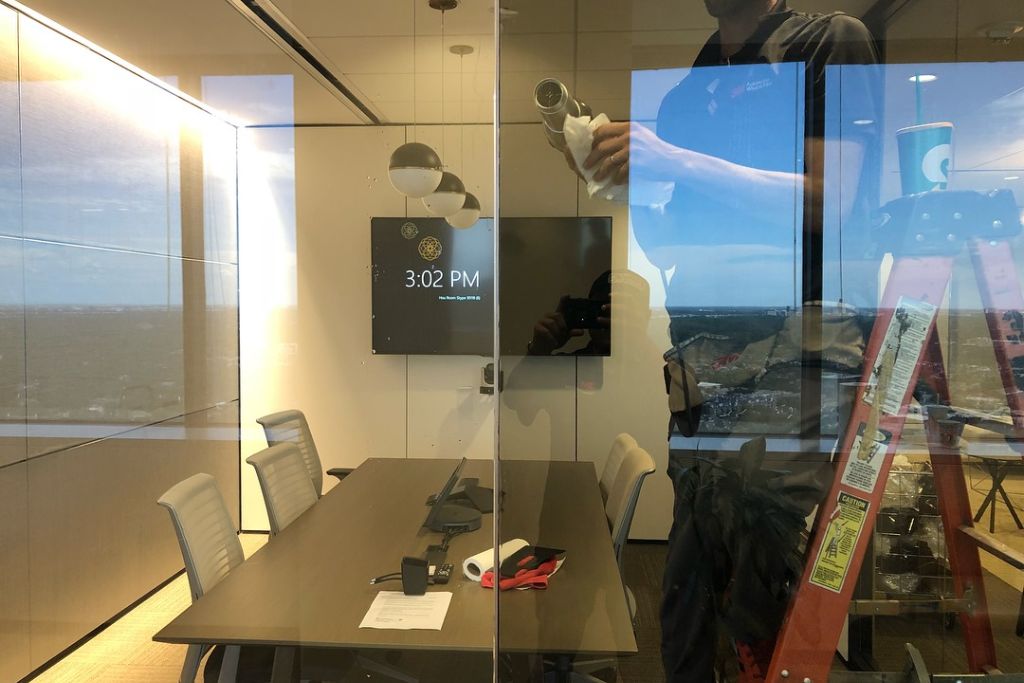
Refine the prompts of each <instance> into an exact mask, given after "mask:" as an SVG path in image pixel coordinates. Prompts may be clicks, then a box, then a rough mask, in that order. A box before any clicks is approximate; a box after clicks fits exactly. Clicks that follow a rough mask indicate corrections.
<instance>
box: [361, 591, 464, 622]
mask: <svg viewBox="0 0 1024 683" xmlns="http://www.w3.org/2000/svg"><path fill="white" fill-rule="evenodd" d="M451 601H452V594H451V593H427V594H426V595H406V594H405V593H402V592H401V591H381V592H380V593H377V597H376V598H374V599H373V604H371V605H370V609H368V610H367V611H366V616H365V617H363V621H362V622H361V623H360V624H359V628H385V629H397V630H400V631H410V630H413V629H422V630H426V631H440V630H441V626H443V625H444V618H445V615H447V614H448V605H449V604H450V603H451Z"/></svg>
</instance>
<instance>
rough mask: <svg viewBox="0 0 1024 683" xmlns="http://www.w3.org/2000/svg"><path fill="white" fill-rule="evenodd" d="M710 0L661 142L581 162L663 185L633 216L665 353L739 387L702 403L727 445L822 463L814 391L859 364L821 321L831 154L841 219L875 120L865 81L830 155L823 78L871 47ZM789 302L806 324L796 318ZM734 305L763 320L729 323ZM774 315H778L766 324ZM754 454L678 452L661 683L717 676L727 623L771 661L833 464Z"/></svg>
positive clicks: (633, 135) (612, 130)
mask: <svg viewBox="0 0 1024 683" xmlns="http://www.w3.org/2000/svg"><path fill="white" fill-rule="evenodd" d="M705 5H706V8H707V10H708V12H709V13H710V14H711V15H712V16H713V17H715V18H716V19H717V20H718V25H719V31H718V32H717V33H715V34H714V35H713V36H712V37H711V39H710V40H709V41H708V42H707V44H706V45H705V47H704V48H703V49H702V50H701V52H700V54H699V55H698V57H697V60H696V63H695V65H694V68H693V69H692V70H691V71H690V72H689V74H688V76H687V77H686V78H685V79H684V80H683V81H681V82H680V83H679V84H678V85H676V86H675V88H673V89H672V90H671V91H670V92H669V93H668V94H667V95H666V96H665V98H664V100H663V101H662V102H661V105H660V109H659V113H658V119H657V126H656V132H654V131H652V130H651V129H649V128H647V127H645V126H643V125H640V124H638V123H635V122H634V123H629V122H626V123H612V124H607V125H605V126H603V127H601V128H599V129H598V130H597V131H596V132H595V136H594V144H593V150H592V153H591V155H590V157H589V158H588V159H587V160H586V162H585V164H584V166H585V167H587V168H588V169H597V173H596V177H595V179H597V180H600V179H603V178H606V177H609V176H611V177H613V178H614V179H615V180H616V181H617V182H619V183H624V182H626V181H627V180H629V182H630V183H631V184H634V183H635V182H637V181H645V180H653V181H658V182H662V183H665V184H670V185H671V187H672V194H671V199H670V200H669V201H667V202H663V203H660V204H657V205H652V206H646V207H638V206H636V202H635V201H633V197H632V196H631V204H633V206H632V207H631V210H632V213H633V225H634V231H635V236H636V238H637V241H638V243H639V244H640V246H641V248H642V249H643V250H644V252H645V254H646V255H647V257H648V259H649V260H650V261H651V263H652V264H653V265H655V266H656V267H657V268H659V269H660V270H661V271H662V280H663V284H664V286H665V290H666V308H667V309H668V312H669V314H670V316H671V326H670V331H671V335H672V342H673V344H674V345H675V351H677V352H678V353H679V355H680V356H681V357H683V358H684V359H685V358H686V357H687V354H688V353H689V354H691V356H692V354H693V353H694V350H695V349H696V350H698V352H699V353H700V354H701V358H700V359H699V360H700V361H701V362H702V363H703V364H700V363H695V365H699V366H700V367H697V374H698V379H700V380H701V381H705V382H709V381H710V382H713V383H715V385H719V384H723V383H724V384H726V385H727V383H726V382H724V380H720V379H719V377H731V378H733V379H734V382H735V391H731V392H730V391H725V392H722V395H723V396H726V397H727V398H728V400H725V399H722V400H718V401H717V402H716V399H715V398H714V397H712V398H710V399H709V398H708V397H705V399H704V400H705V403H704V405H703V407H702V412H703V417H702V418H701V419H702V420H704V421H705V423H708V422H710V423H712V424H716V425H717V428H718V431H722V430H723V429H724V430H726V431H731V432H733V433H736V432H739V433H743V432H744V431H746V432H747V433H750V432H755V433H764V432H765V431H767V430H769V429H771V428H773V427H772V425H773V423H774V428H776V429H777V428H779V425H778V423H779V422H780V421H781V422H782V425H781V426H782V428H783V431H786V432H787V433H790V434H792V433H799V434H800V435H801V436H803V437H805V438H804V441H806V442H808V443H810V442H812V441H813V443H814V447H813V448H814V452H815V453H816V449H817V448H818V436H819V433H820V432H819V430H820V420H821V417H820V414H815V411H817V412H818V413H820V410H821V402H820V398H818V397H817V395H816V394H814V393H813V391H809V389H808V387H811V386H812V385H813V382H815V381H816V382H819V383H820V372H821V370H822V368H823V367H828V366H829V365H830V364H832V363H835V365H837V366H839V367H838V368H836V369H844V368H845V369H849V367H850V366H851V365H856V363H858V362H859V356H858V349H859V348H862V347H861V346H860V344H862V339H860V336H859V330H858V331H857V332H855V333H852V334H851V332H850V330H849V329H848V328H846V327H842V328H841V329H839V330H838V332H836V333H835V334H834V335H833V337H834V338H836V339H842V341H843V344H842V350H841V351H840V352H836V353H833V352H832V351H830V350H829V348H828V339H827V338H826V337H829V334H830V332H829V331H828V330H827V328H826V326H824V325H822V324H821V323H820V321H821V317H820V311H821V303H820V302H821V300H822V298H823V296H822V222H823V218H822V216H823V211H824V209H823V202H824V199H823V196H824V195H825V194H826V184H825V178H824V166H825V155H826V149H828V150H829V159H830V164H831V163H833V162H832V161H831V160H836V159H838V160H839V161H838V162H835V163H836V164H837V166H838V167H839V168H838V170H837V173H841V175H840V176H839V177H841V178H842V179H843V182H844V186H843V188H842V190H843V191H842V192H841V193H839V198H838V200H837V206H836V207H835V210H836V213H837V214H839V215H840V216H841V217H842V219H843V220H847V219H848V218H849V217H851V216H853V215H855V214H856V213H857V212H860V211H863V209H864V202H865V201H866V200H865V199H864V197H863V196H862V193H861V192H859V191H858V184H859V179H860V176H861V173H862V169H863V165H864V159H865V156H866V153H867V152H866V150H867V149H868V148H869V145H870V140H871V137H872V136H873V134H874V125H873V124H874V121H875V119H876V116H875V115H874V110H873V101H872V96H871V88H870V87H868V84H867V83H863V82H862V83H857V82H856V81H852V82H850V83H848V82H847V81H846V80H844V81H843V90H844V96H843V97H844V100H843V101H844V107H845V106H846V104H845V103H846V102H847V101H849V102H851V103H852V105H851V106H852V107H853V108H854V110H856V109H857V108H858V107H859V108H862V112H863V113H860V112H857V111H855V112H854V113H860V115H859V116H857V117H856V118H857V119H858V120H859V121H861V122H862V123H863V124H864V125H863V126H861V130H859V131H857V133H856V134H855V135H846V131H845V130H844V131H843V136H842V138H841V139H838V140H829V142H828V144H826V140H825V96H826V92H825V91H826V88H825V83H826V68H827V67H828V66H830V65H835V64H870V63H873V62H874V61H875V54H874V49H873V46H872V41H871V37H870V35H869V33H868V32H867V30H866V28H865V27H864V26H863V24H861V23H860V22H859V21H857V20H856V19H853V18H851V17H848V16H845V15H842V14H830V15H806V14H802V13H799V12H794V11H791V10H789V9H788V8H787V7H786V3H785V0H705ZM865 80H866V79H865ZM830 87H831V86H830ZM635 99H636V94H634V100H635ZM845 113H848V112H846V110H844V114H845ZM631 195H632V191H631ZM801 202H802V207H801ZM795 269H796V270H797V272H798V273H801V274H802V280H801V279H800V276H797V277H798V279H797V280H796V281H794V270H795ZM787 297H788V299H787ZM796 302H801V303H802V309H803V315H802V316H794V315H792V309H793V308H794V307H795V306H796V305H797V303H796ZM687 307H690V308H689V309H688V308H687ZM741 307H746V308H754V309H756V310H758V311H762V313H760V314H756V315H746V314H745V317H743V316H738V315H734V314H733V313H734V312H735V311H736V310H738V309H740V308H741ZM772 308H775V309H781V310H782V311H783V314H775V311H773V314H772V315H768V314H767V313H766V312H767V311H768V310H769V309H772ZM812 310H813V311H816V313H815V314H814V315H810V314H809V312H811V311H812ZM708 311H713V312H710V313H709V312H708ZM786 311H788V313H787V312H786ZM823 330H825V332H824V333H823ZM836 359H838V360H836ZM702 373H710V374H711V375H712V376H711V377H709V376H707V374H702ZM815 373H818V374H815ZM684 384H685V383H684ZM740 385H742V386H740ZM741 390H742V391H741ZM737 396H738V397H737ZM726 408H727V410H726ZM783 409H785V411H788V415H789V416H788V417H785V416H783V417H780V416H781V415H783V412H784V411H783ZM726 412H728V413H729V414H728V416H725V415H724V413H726ZM755 415H756V419H754V417H753V416H755ZM690 417H691V418H692V415H691V416H690ZM726 417H727V418H728V419H726ZM716 420H717V422H716ZM730 420H731V421H730ZM744 420H747V423H746V424H744ZM812 422H813V425H812V424H810V423H812ZM752 425H756V426H752ZM703 428H704V429H706V428H707V427H706V425H705V426H704V427H703ZM764 443H765V442H764V441H763V440H757V441H756V442H751V443H750V444H748V446H747V447H744V449H743V450H742V451H741V452H740V453H739V454H738V456H737V455H736V454H734V453H727V452H721V453H715V454H714V455H712V456H710V457H709V456H708V455H707V454H703V456H702V454H698V460H697V461H696V464H693V465H692V466H687V465H686V464H685V463H684V462H682V460H681V459H680V458H679V457H678V456H677V454H676V453H675V452H672V453H670V462H669V475H670V476H671V477H672V479H673V482H674V486H675V505H674V519H673V526H672V531H671V533H670V537H669V554H668V561H667V565H666V570H665V579H664V595H663V604H662V624H661V625H662V658H663V663H664V666H665V670H666V675H667V677H668V679H669V680H670V681H687V682H690V681H711V680H714V663H715V656H716V654H715V650H716V644H717V638H718V636H717V627H716V624H717V622H718V621H719V620H720V621H721V622H722V623H723V624H724V626H725V627H726V628H727V629H728V631H729V634H730V636H731V637H732V638H733V640H734V643H735V645H736V650H737V652H738V653H739V655H740V660H741V663H742V664H743V666H744V667H746V668H753V669H754V670H755V671H756V670H760V673H761V674H762V675H763V674H764V673H765V669H766V667H767V664H768V662H769V661H770V657H771V652H772V648H773V645H774V639H775V635H776V633H777V631H778V628H779V626H780V624H781V620H782V617H783V615H784V612H785V609H786V606H787V604H788V600H789V597H790V595H791V591H792V589H793V588H795V584H796V582H797V580H798V579H799V574H800V572H801V571H802V558H801V557H800V556H799V554H798V552H799V551H798V546H799V544H800V536H801V532H802V531H803V529H804V518H805V517H806V516H807V515H809V514H810V513H811V511H812V509H813V507H814V505H816V504H817V503H818V501H819V500H820V499H821V497H822V496H823V495H824V492H825V490H827V484H828V483H829V482H830V481H831V470H830V467H829V465H828V463H827V459H825V458H823V457H822V456H820V455H816V458H817V462H818V463H821V464H819V465H817V466H815V467H812V468H811V469H810V470H809V471H808V472H801V473H799V474H794V473H793V472H783V473H779V472H772V471H770V470H768V469H767V468H764V469H762V467H761V459H762V458H763V457H764Z"/></svg>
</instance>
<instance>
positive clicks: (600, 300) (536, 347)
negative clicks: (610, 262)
mask: <svg viewBox="0 0 1024 683" xmlns="http://www.w3.org/2000/svg"><path fill="white" fill-rule="evenodd" d="M611 295H612V274H611V271H605V272H604V273H601V274H600V275H599V276H598V277H597V279H596V280H594V283H593V284H592V285H591V286H590V292H589V293H588V294H587V300H588V301H591V302H594V303H595V304H600V306H601V309H600V314H599V315H597V316H596V318H595V319H594V321H593V323H592V324H591V325H590V326H588V327H587V328H586V329H583V328H578V327H572V324H571V323H570V320H569V318H572V316H568V317H567V316H566V313H567V310H566V309H567V308H570V307H571V306H572V300H571V298H570V297H569V296H563V297H562V298H561V299H560V300H559V302H558V308H557V309H556V310H555V311H553V312H551V313H545V314H544V315H543V316H542V317H541V318H540V320H538V321H537V323H536V324H535V325H534V326H533V339H532V340H531V341H530V343H529V346H528V347H527V351H528V352H529V354H530V355H531V356H550V355H556V353H555V352H556V351H557V350H558V349H560V348H562V347H563V346H565V345H566V344H567V343H569V340H570V339H573V338H575V337H582V336H583V335H584V334H586V333H587V332H589V333H590V341H589V342H587V344H586V346H584V347H582V348H580V349H577V350H576V351H574V352H573V354H572V355H576V356H606V355H608V354H609V353H610V352H611V342H612V331H611V318H610V308H611Z"/></svg>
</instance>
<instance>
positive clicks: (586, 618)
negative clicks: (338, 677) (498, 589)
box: [154, 458, 637, 654]
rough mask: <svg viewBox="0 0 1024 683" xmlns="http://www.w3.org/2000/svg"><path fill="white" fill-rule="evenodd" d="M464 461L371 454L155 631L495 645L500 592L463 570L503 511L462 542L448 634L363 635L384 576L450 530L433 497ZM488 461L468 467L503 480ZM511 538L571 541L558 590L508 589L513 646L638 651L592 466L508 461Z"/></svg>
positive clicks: (423, 645)
mask: <svg viewBox="0 0 1024 683" xmlns="http://www.w3.org/2000/svg"><path fill="white" fill-rule="evenodd" d="M456 463H457V461H456V460H410V459H387V458H375V459H371V460H367V461H366V462H365V463H364V464H363V465H362V466H360V467H359V468H357V469H356V470H355V471H354V472H353V473H352V474H351V475H349V476H348V477H346V478H345V479H344V480H343V481H342V482H340V483H339V484H338V485H337V486H335V487H334V488H333V489H331V491H330V492H328V493H327V495H325V496H324V497H323V498H322V499H321V500H320V501H319V502H318V503H317V504H316V505H314V506H313V507H312V508H310V509H309V510H307V511H306V512H305V513H303V514H302V515H301V516H300V517H299V518H298V519H296V520H295V521H294V522H292V524H291V525H290V526H289V527H288V528H287V529H285V530H284V531H283V532H282V533H281V534H280V535H278V536H276V537H274V538H272V539H271V540H270V542H269V543H267V545H266V546H264V547H263V548H261V549H260V550H259V551H258V552H256V553H255V554H254V555H253V556H252V557H251V558H249V559H248V560H246V562H245V563H243V564H242V565H241V566H240V567H237V568H236V569H235V570H233V571H232V572H231V574H229V575H228V576H227V577H226V578H225V579H224V580H223V581H222V582H221V583H220V584H218V585H217V586H215V587H214V588H213V589H212V590H211V591H210V592H209V593H207V594H206V595H205V596H203V597H202V598H201V599H200V600H198V601H197V602H196V603H195V604H193V605H192V606H190V607H189V608H188V609H187V610H185V611H184V612H182V614H180V615H179V616H178V617H177V618H175V619H174V620H173V621H172V622H171V623H170V624H168V625H167V626H166V627H164V628H163V629H162V630H161V631H160V632H159V633H157V634H156V636H154V640H157V641H161V642H168V643H223V644H239V645H282V646H290V645H301V646H307V647H341V648H377V647H386V648H391V649H437V650H458V651H490V650H491V649H492V645H493V638H494V609H495V603H494V592H493V591H492V590H488V589H484V588H481V587H480V585H479V584H478V583H475V582H473V581H470V580H469V579H467V578H465V577H464V576H463V575H462V561H463V559H465V558H466V557H469V556H471V555H475V554H476V553H479V552H481V551H483V550H486V549H488V548H490V547H492V545H493V544H492V529H493V517H494V516H493V515H490V514H487V515H484V516H483V523H482V526H481V528H480V529H478V530H476V531H473V532H471V533H466V534H461V535H459V536H456V537H455V538H454V539H452V541H451V544H450V546H449V549H448V558H447V561H448V562H451V563H452V564H454V565H455V570H454V572H453V575H452V580H451V582H450V583H448V584H447V585H446V586H431V587H430V588H429V590H430V591H451V593H452V601H451V606H450V607H449V610H448V615H447V617H446V619H445V622H444V627H443V628H442V629H441V630H440V631H392V630H376V629H360V628H359V623H360V621H361V620H362V618H363V616H364V615H365V614H366V611H367V609H368V608H369V607H370V603H371V602H373V599H374V597H375V596H376V594H377V593H378V592H379V591H381V590H401V583H400V582H388V583H383V584H378V585H371V584H370V583H369V580H370V579H371V578H372V577H375V576H379V575H382V574H387V573H390V572H395V571H398V570H399V568H400V564H401V559H402V557H403V556H406V555H419V556H422V554H423V553H425V551H426V548H427V546H428V545H429V544H431V543H439V542H440V541H441V534H439V533H435V532H431V531H427V530H425V529H422V528H421V525H422V523H423V520H424V518H425V517H426V514H427V507H426V506H425V501H426V498H427V496H428V495H430V494H431V493H435V492H437V491H438V490H439V489H440V488H441V487H442V485H443V484H444V482H445V480H446V479H447V478H448V476H449V475H450V474H451V472H452V470H453V469H454V467H455V465H456ZM492 467H493V465H492V463H491V461H489V460H478V461H469V462H467V463H466V467H465V468H464V469H463V472H462V475H463V476H469V477H479V478H480V483H481V485H486V486H490V485H491V482H492V481H493V472H492ZM501 477H502V481H503V489H504V491H505V497H504V503H503V510H502V511H501V518H500V519H501V521H500V524H501V529H502V534H501V537H502V540H507V539H511V538H524V539H526V540H527V541H529V542H531V543H535V544H537V545H545V546H552V547H557V548H564V549H565V550H566V561H565V563H564V565H563V566H562V568H561V570H559V572H558V574H556V575H555V576H554V577H552V578H551V583H550V585H549V587H548V589H547V590H543V591H537V590H529V591H507V592H504V593H501V595H500V601H501V602H500V607H499V614H500V615H501V624H500V646H499V647H500V649H501V650H502V651H508V652H543V653H582V654H627V653H635V652H636V651H637V649H636V640H635V639H634V636H633V630H632V626H631V623H630V618H629V610H628V608H627V606H626V600H625V595H624V594H623V590H622V583H621V579H620V578H619V572H618V566H617V564H616V562H615V555H614V552H613V551H612V544H611V535H610V533H609V531H608V525H607V522H606V520H605V516H604V510H603V505H602V501H601V497H600V493H599V490H598V486H597V477H596V475H595V472H594V467H593V464H592V463H589V462H579V463H577V462H535V461H505V462H503V465H502V474H501Z"/></svg>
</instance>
